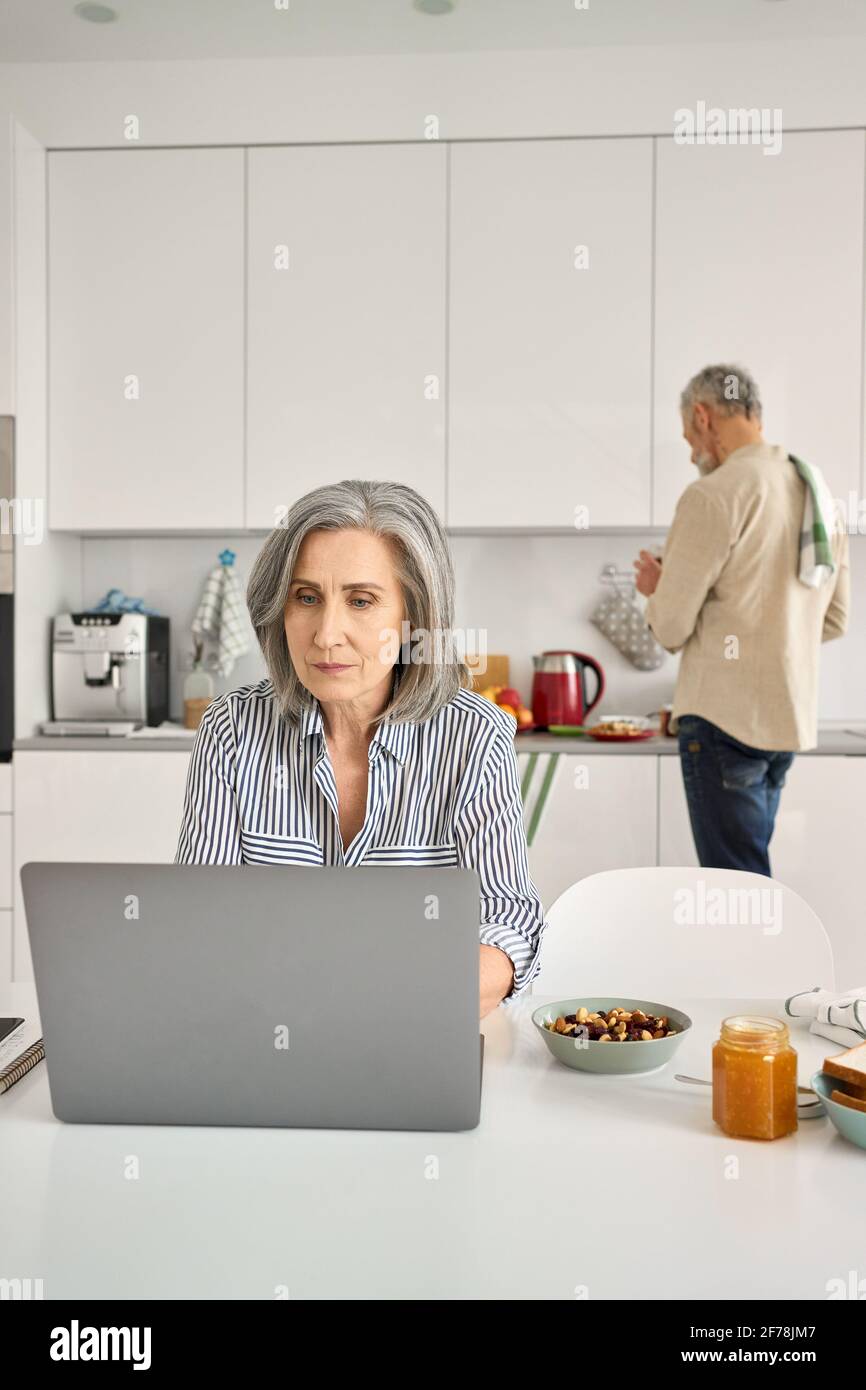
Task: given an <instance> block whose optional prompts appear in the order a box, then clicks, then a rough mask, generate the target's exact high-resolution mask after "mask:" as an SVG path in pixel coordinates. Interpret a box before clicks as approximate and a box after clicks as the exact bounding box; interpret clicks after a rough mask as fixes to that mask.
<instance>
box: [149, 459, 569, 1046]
mask: <svg viewBox="0 0 866 1390" xmlns="http://www.w3.org/2000/svg"><path fill="white" fill-rule="evenodd" d="M247 604H248V607H249V611H250V617H251V618H252V622H253V626H254V628H255V630H256V634H257V636H258V640H259V644H260V646H261V649H262V652H263V653H264V658H265V662H266V665H267V668H268V673H269V674H268V677H267V678H266V679H265V680H262V681H259V682H258V684H256V685H248V686H244V687H243V688H242V689H240V690H235V691H232V692H230V693H229V694H226V695H222V696H220V697H219V698H218V699H216V700H214V701H213V702H212V704H210V705H209V706H208V708H207V710H206V712H205V715H204V718H203V719H202V722H201V726H200V728H199V732H198V736H197V738H196V742H195V747H194V749H193V754H192V760H191V764H190V770H189V776H188V779H187V785H186V799H185V804H184V811H183V824H182V827H181V834H180V841H179V845H178V851H177V855H176V862H178V863H181V864H338V865H340V864H342V865H346V866H347V867H355V866H358V865H371V864H376V865H386V864H414V865H423V866H425V867H431V866H438V865H441V864H457V865H465V866H467V867H469V868H472V869H475V870H476V871H477V873H478V875H479V878H480V881H481V902H480V930H479V940H480V953H481V960H480V982H481V984H480V994H481V997H480V1013H481V1017H482V1018H483V1017H484V1015H485V1014H487V1013H489V1012H490V1011H491V1010H492V1009H494V1008H496V1006H497V1004H499V1003H500V1002H501V1001H502V1000H503V999H505V1000H506V1002H510V1001H511V1000H513V999H514V998H516V997H517V995H519V994H520V993H521V992H522V991H523V990H524V989H525V988H526V986H527V985H528V984H529V982H530V980H531V979H532V978H533V977H534V976H535V975H536V974H537V972H538V968H539V945H540V941H541V936H542V932H543V930H544V927H545V925H546V923H545V921H544V914H543V911H542V907H541V902H540V900H539V897H538V893H537V891H536V889H535V885H534V884H533V882H532V880H531V879H530V877H529V872H528V868H527V862H526V837H525V834H524V829H523V815H522V806H521V798H520V785H519V780H518V775H517V759H516V756H515V752H514V729H515V725H514V720H513V718H512V717H511V715H509V714H507V713H506V712H505V711H504V710H500V709H498V708H497V707H496V706H495V705H493V704H492V703H491V702H490V701H489V700H487V699H485V698H484V697H483V696H481V695H478V694H476V693H475V692H473V691H472V690H471V689H470V688H469V687H470V683H471V681H470V676H469V672H468V670H467V668H466V666H465V664H464V663H463V662H462V661H460V660H459V657H458V655H457V652H456V649H455V643H454V635H453V627H452V624H453V608H454V575H453V570H452V565H451V557H450V554H449V551H448V544H447V541H446V538H445V534H444V531H443V529H442V526H441V524H440V522H439V519H438V517H437V516H436V514H435V512H434V511H433V509H432V508H431V507H430V506H429V504H428V503H427V502H426V501H425V500H424V498H423V497H421V496H420V495H419V494H418V493H417V492H415V491H413V489H412V488H409V487H405V486H403V485H402V484H400V483H390V482H357V481H349V482H342V483H336V484H333V485H332V486H328V487H321V488H317V489H316V490H315V491H313V492H310V493H308V494H307V495H306V496H305V497H302V498H301V499H300V500H299V501H298V502H296V503H295V505H294V506H293V507H292V508H291V510H290V512H289V513H288V516H287V517H286V519H285V522H284V524H282V525H281V526H279V527H278V528H277V529H276V530H274V531H273V532H272V533H271V535H270V536H269V537H268V539H267V540H266V541H265V544H264V546H263V547H262V550H261V552H260V553H259V556H258V558H257V560H256V563H255V565H254V567H253V571H252V574H251V576H250V581H249V586H248V589H247ZM443 647H444V650H443Z"/></svg>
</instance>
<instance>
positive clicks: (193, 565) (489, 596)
mask: <svg viewBox="0 0 866 1390" xmlns="http://www.w3.org/2000/svg"><path fill="white" fill-rule="evenodd" d="M262 539H263V538H262V537H260V536H259V537H255V536H235V537H232V538H230V539H229V538H226V542H225V543H226V544H227V545H228V546H229V547H230V548H231V549H232V550H234V552H235V554H236V557H237V558H236V560H235V567H236V570H237V573H238V577H239V579H240V581H241V583H242V585H243V586H244V587H245V585H246V580H247V579H248V577H249V573H250V569H251V567H252V563H253V561H254V559H255V557H256V554H257V553H258V550H259V548H260V546H261V544H262ZM658 540H659V537H658V535H657V534H655V535H652V536H650V535H646V536H640V535H633V536H595V535H583V536H574V537H572V536H520V535H518V536H489V537H488V536H484V537H482V536H454V537H452V539H451V549H452V553H453V556H454V568H455V575H456V581H457V608H456V625H457V627H458V628H462V629H464V630H467V631H468V630H469V629H473V628H474V629H477V628H479V627H481V626H485V627H486V629H487V649H488V651H490V652H506V653H507V654H508V655H509V656H510V657H511V679H512V682H513V684H515V685H516V686H517V689H518V690H519V691H520V694H521V695H522V697H523V699H524V700H525V701H526V702H527V703H528V702H529V698H530V689H531V683H532V663H531V660H530V658H531V656H532V655H533V653H535V652H541V651H544V650H545V649H546V648H559V647H566V648H572V649H574V650H576V651H583V652H588V653H589V654H590V655H591V656H594V657H595V658H596V660H597V661H599V662H600V663H601V665H602V667H603V668H604V671H605V676H606V678H607V694H606V696H605V700H604V705H603V708H604V709H605V710H606V712H607V713H624V714H648V713H649V712H650V711H651V710H654V709H658V707H659V706H660V705H661V704H664V703H666V702H667V701H669V700H671V699H672V697H673V687H674V681H675V678H676V666H677V662H676V659H675V658H673V657H666V658H665V663H664V665H663V666H662V667H660V668H659V670H658V671H654V672H641V671H636V670H635V669H634V667H633V666H631V665H630V664H629V663H628V662H627V661H626V660H625V658H624V657H622V656H620V654H619V652H617V651H616V649H615V648H614V647H612V646H611V645H610V643H609V642H608V641H607V639H606V638H604V637H603V636H602V635H601V633H600V632H599V631H598V629H597V628H595V627H593V625H592V624H591V623H590V621H589V619H590V615H591V613H592V610H593V608H594V606H595V604H596V603H597V601H598V599H599V597H600V596H601V594H602V593H603V592H605V591H604V590H603V589H602V588H601V586H600V584H599V578H598V576H599V573H600V571H601V568H602V566H603V565H605V564H608V563H613V564H616V565H617V566H618V567H619V568H622V569H630V568H631V562H632V559H633V558H634V556H635V555H636V554H637V551H638V549H639V547H640V546H642V545H643V546H648V545H656V544H658ZM81 545H82V594H83V601H84V603H85V604H87V605H89V604H93V603H96V602H97V601H98V600H99V599H100V598H101V597H102V596H103V594H105V593H106V591H107V590H108V589H110V588H119V589H123V590H124V592H125V593H127V594H129V595H130V596H131V597H134V598H144V599H145V601H146V603H147V604H148V606H149V607H152V608H155V609H156V610H157V611H158V612H160V613H163V614H166V615H167V616H168V617H169V618H170V620H171V627H172V669H171V691H172V712H173V717H174V718H180V716H181V712H182V699H183V670H184V667H183V661H184V659H185V657H186V656H187V655H188V653H189V652H190V650H191V642H190V636H189V626H190V623H191V621H192V618H193V615H194V613H195V610H196V607H197V605H198V600H199V596H200V593H201V587H202V584H203V583H204V580H205V577H206V575H207V573H208V571H209V570H210V569H211V568H212V567H213V566H214V565H215V564H216V561H217V556H218V554H219V552H220V550H221V549H222V548H223V541H222V540H221V539H219V538H215V537H213V536H190V537H171V538H168V537H161V538H155V537H150V538H148V537H140V538H136V539H128V538H123V539H117V540H115V539H107V538H90V539H87V540H84V541H82V542H81ZM852 551H853V552H856V553H855V562H854V567H853V575H854V593H853V596H852V603H853V606H854V610H855V612H856V613H858V614H860V613H863V612H864V611H866V537H855V538H853V540H852ZM249 635H250V641H251V648H250V652H249V654H248V655H247V656H245V657H243V658H242V659H241V660H240V661H239V662H238V665H237V667H236V668H235V670H234V671H233V673H232V675H231V677H230V678H229V679H228V680H219V679H216V681H215V690H216V692H217V693H221V692H222V691H223V690H231V689H234V688H236V687H237V686H239V685H244V684H246V683H247V682H249V681H256V680H259V679H261V677H262V676H263V675H264V674H265V668H264V664H263V662H262V660H261V657H260V654H259V651H258V646H257V645H256V643H255V637H254V634H253V632H252V629H251V628H250V630H249ZM864 646H866V644H864V642H863V640H862V638H861V639H858V636H857V633H856V630H852V632H851V634H850V636H848V637H847V638H846V639H845V640H844V641H842V642H836V643H830V644H829V645H828V646H827V647H825V648H824V656H823V667H822V670H823V679H822V685H821V700H820V715H821V718H822V719H827V720H835V719H841V720H847V719H850V720H858V721H860V722H862V721H863V720H864V718H866V651H864ZM25 732H29V730H28V731H21V733H22V736H23V734H24V733H25Z"/></svg>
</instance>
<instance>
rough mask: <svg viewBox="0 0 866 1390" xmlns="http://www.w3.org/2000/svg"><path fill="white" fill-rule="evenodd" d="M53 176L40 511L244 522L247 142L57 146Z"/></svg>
mask: <svg viewBox="0 0 866 1390" xmlns="http://www.w3.org/2000/svg"><path fill="white" fill-rule="evenodd" d="M48 179H49V197H48V208H49V216H48V221H49V242H48V270H49V329H48V348H49V383H48V389H49V418H50V424H49V497H48V522H49V525H50V526H51V527H52V528H54V529H60V530H73V531H92V530H97V531H98V530H112V531H122V530H143V529H158V530H172V531H178V530H187V531H188V530H199V529H207V528H211V527H214V528H220V527H240V526H242V525H243V408H244V407H243V373H244V357H243V354H244V299H243V287H244V259H243V256H244V153H243V151H242V150H229V149H194V150H190V149H187V150H169V149H161V150H93V151H59V152H53V153H52V154H50V155H49V157H48Z"/></svg>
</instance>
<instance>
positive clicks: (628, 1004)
mask: <svg viewBox="0 0 866 1390" xmlns="http://www.w3.org/2000/svg"><path fill="white" fill-rule="evenodd" d="M619 1006H622V1007H624V1008H626V1009H630V1010H631V1009H642V1010H643V1012H644V1013H645V1014H655V1015H656V1017H657V1018H663V1017H664V1016H667V1017H668V1018H669V1019H670V1021H671V1023H672V1024H673V1026H674V1027H675V1028H676V1029H677V1032H676V1033H674V1034H673V1036H672V1037H670V1038H652V1039H651V1040H650V1041H649V1042H647V1041H644V1042H622V1043H615V1042H604V1043H603V1042H594V1041H592V1040H590V1039H588V1038H573V1037H570V1036H569V1037H566V1036H565V1035H564V1034H562V1033H553V1032H551V1030H550V1029H549V1028H545V1026H544V1024H545V1021H549V1022H551V1023H553V1022H554V1020H555V1019H557V1018H559V1016H560V1015H561V1014H563V1015H564V1014H576V1013H577V1011H578V1009H588V1011H589V1012H590V1013H601V1012H604V1013H607V1011H608V1009H615V1008H618V1007H619ZM532 1022H533V1023H534V1024H535V1027H536V1028H537V1029H538V1032H539V1033H540V1034H541V1036H542V1038H543V1039H544V1041H545V1043H546V1044H547V1047H548V1049H549V1051H550V1052H552V1053H553V1056H554V1057H555V1058H556V1060H557V1062H562V1064H563V1066H566V1067H573V1068H574V1069H575V1070H576V1071H593V1072H598V1073H600V1074H601V1075H604V1076H631V1075H634V1074H635V1073H637V1072H642V1071H656V1070H657V1068H658V1067H663V1066H665V1065H666V1064H667V1063H668V1062H669V1061H670V1060H671V1058H672V1057H673V1055H674V1053H675V1052H676V1050H677V1048H678V1047H679V1045H680V1043H681V1042H682V1040H683V1038H684V1037H685V1035H686V1033H687V1032H688V1030H689V1029H690V1028H691V1026H692V1020H691V1019H690V1018H689V1016H688V1014H684V1013H683V1012H682V1011H681V1010H680V1009H672V1008H671V1007H670V1005H668V1004H654V1003H653V1002H652V1001H651V1000H647V999H628V998H626V997H624V996H623V995H621V994H611V995H604V996H602V995H595V996H593V998H591V999H560V1000H557V1002H556V1003H554V1004H544V1005H542V1007H541V1008H540V1009H536V1010H535V1012H534V1013H533V1015H532ZM837 1108H838V1109H841V1108H842V1107H841V1106H839V1107H837ZM861 1118H862V1119H864V1120H866V1115H863V1116H861Z"/></svg>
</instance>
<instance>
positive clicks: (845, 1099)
mask: <svg viewBox="0 0 866 1390" xmlns="http://www.w3.org/2000/svg"><path fill="white" fill-rule="evenodd" d="M830 1099H831V1100H835V1101H836V1102H837V1103H838V1104H839V1105H847V1107H848V1109H849V1110H862V1111H863V1114H864V1115H866V1100H858V1099H857V1097H856V1096H849V1094H848V1092H847V1091H831V1092H830Z"/></svg>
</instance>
